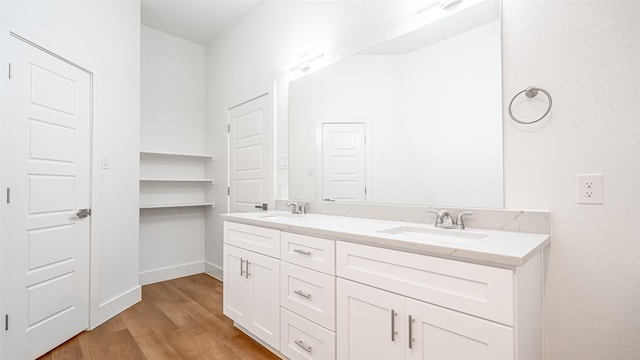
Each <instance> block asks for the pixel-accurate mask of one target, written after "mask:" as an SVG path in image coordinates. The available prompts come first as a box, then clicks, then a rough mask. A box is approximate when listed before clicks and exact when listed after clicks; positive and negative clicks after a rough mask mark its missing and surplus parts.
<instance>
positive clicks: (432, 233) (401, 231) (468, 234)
mask: <svg viewBox="0 0 640 360" xmlns="http://www.w3.org/2000/svg"><path fill="white" fill-rule="evenodd" d="M377 232H379V233H384V234H391V235H399V236H402V237H403V238H405V239H406V240H413V241H425V240H437V241H449V242H456V243H472V242H475V241H477V240H480V239H483V238H486V237H487V236H489V234H485V233H482V232H478V231H474V230H459V229H439V228H428V227H418V226H397V227H392V228H389V229H384V230H378V231H377Z"/></svg>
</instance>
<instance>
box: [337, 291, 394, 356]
mask: <svg viewBox="0 0 640 360" xmlns="http://www.w3.org/2000/svg"><path fill="white" fill-rule="evenodd" d="M337 307H338V312H337V313H338V317H337V325H338V326H337V334H339V335H338V336H337V338H338V343H337V355H338V359H339V360H363V359H367V360H376V359H380V360H391V359H393V360H395V359H403V358H404V349H405V347H404V343H405V340H404V339H405V337H406V332H405V331H404V330H405V325H404V324H405V322H404V312H403V310H402V309H403V308H404V299H403V297H401V296H399V295H396V294H392V293H389V292H386V291H382V290H379V289H375V288H372V287H370V286H366V285H362V284H358V283H355V282H352V281H349V280H344V279H338V281H337ZM394 315H395V316H394ZM393 330H395V333H394V332H393Z"/></svg>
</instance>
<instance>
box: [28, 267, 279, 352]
mask: <svg viewBox="0 0 640 360" xmlns="http://www.w3.org/2000/svg"><path fill="white" fill-rule="evenodd" d="M40 359H41V360H62V359H65V360H66V359H69V360H72V359H73V360H76V359H87V360H89V359H96V360H98V359H99V360H102V359H104V360H137V359H148V360H164V359H167V360H181V359H202V360H206V359H215V360H218V359H219V360H233V359H243V360H244V359H256V360H261V359H279V358H278V357H277V356H275V355H274V354H272V353H271V352H270V351H269V350H267V349H266V348H264V347H263V346H261V345H260V344H258V343H257V342H255V341H254V340H253V339H251V338H250V337H248V336H247V335H245V334H244V333H242V332H241V331H239V330H238V329H236V328H235V327H234V326H233V322H232V321H231V320H229V319H228V318H227V317H225V316H224V315H223V314H222V283H221V282H220V281H218V280H216V279H214V278H212V277H210V276H208V275H205V274H199V275H193V276H189V277H184V278H180V279H175V280H170V281H165V282H161V283H156V284H151V285H145V286H143V287H142V301H141V302H139V303H138V304H136V305H134V306H132V307H131V308H129V309H127V310H125V311H124V312H122V313H120V314H118V315H117V316H115V317H114V318H112V319H110V320H109V321H107V322H105V323H104V324H102V325H100V326H98V327H97V328H95V329H94V330H92V331H85V332H83V333H81V334H79V335H77V336H76V337H74V338H73V339H71V340H69V341H67V342H66V343H64V344H62V345H60V346H58V347H57V348H55V349H54V350H52V351H51V352H49V353H47V354H45V355H43V356H42V357H41V358H40Z"/></svg>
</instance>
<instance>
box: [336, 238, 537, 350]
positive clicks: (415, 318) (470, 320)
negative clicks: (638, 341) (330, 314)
mask: <svg viewBox="0 0 640 360" xmlns="http://www.w3.org/2000/svg"><path fill="white" fill-rule="evenodd" d="M539 260H540V259H539V257H536V258H534V259H532V260H531V262H530V264H529V265H528V266H526V267H525V268H523V269H522V276H520V277H519V275H520V274H519V272H517V271H514V270H510V269H502V268H496V267H491V266H485V265H477V264H471V263H466V262H459V261H454V260H448V259H441V258H434V257H431V256H425V255H419V254H412V253H406V252H402V251H395V250H389V249H383V248H378V247H371V246H365V245H359V244H353V243H345V242H338V244H337V246H336V264H337V265H336V271H337V275H338V276H339V278H338V286H337V334H338V341H337V358H338V360H359V359H370V360H375V359H381V360H384V359H465V360H514V359H517V360H525V359H526V360H539V359H541V358H542V356H541V349H542V347H541V340H540V333H541V316H542V313H541V293H540V291H541V288H540V284H541V283H540V275H541V274H540V272H538V271H539V267H538V266H537V265H539ZM536 262H537V263H538V264H536ZM536 272H537V274H536ZM519 282H520V283H519ZM520 297H522V298H520Z"/></svg>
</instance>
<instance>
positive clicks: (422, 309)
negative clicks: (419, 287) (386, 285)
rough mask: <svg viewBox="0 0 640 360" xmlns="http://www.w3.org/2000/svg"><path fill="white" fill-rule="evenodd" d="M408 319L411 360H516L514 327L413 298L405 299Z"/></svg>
mask: <svg viewBox="0 0 640 360" xmlns="http://www.w3.org/2000/svg"><path fill="white" fill-rule="evenodd" d="M409 316H411V318H412V319H413V320H414V321H412V322H411V324H410V323H409ZM405 317H406V318H405V324H407V329H406V332H407V333H408V332H411V347H410V348H409V341H410V340H409V336H407V342H406V344H407V352H406V354H407V357H406V359H408V360H418V359H420V360H427V359H428V360H460V359H464V360H513V359H514V345H513V344H514V338H513V329H512V328H510V327H507V326H503V325H499V324H496V323H492V322H489V321H486V320H482V319H479V318H475V317H472V316H469V315H464V314H462V313H459V312H456V311H452V310H447V309H444V308H441V307H438V306H433V305H430V304H427V303H423V302H420V301H415V300H411V299H406V300H405ZM409 326H411V329H409Z"/></svg>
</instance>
